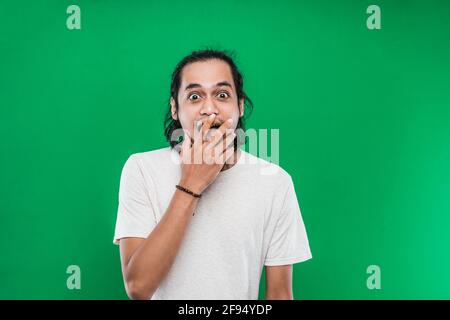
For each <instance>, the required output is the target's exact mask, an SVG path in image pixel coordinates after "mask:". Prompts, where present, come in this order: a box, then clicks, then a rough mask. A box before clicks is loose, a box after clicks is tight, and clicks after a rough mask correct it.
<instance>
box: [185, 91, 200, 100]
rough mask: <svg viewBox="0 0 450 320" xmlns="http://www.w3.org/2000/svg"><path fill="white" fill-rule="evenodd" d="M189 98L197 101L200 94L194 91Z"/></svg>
mask: <svg viewBox="0 0 450 320" xmlns="http://www.w3.org/2000/svg"><path fill="white" fill-rule="evenodd" d="M188 99H189V100H191V101H196V100H198V99H200V95H199V94H197V93H192V94H190V95H189V97H188Z"/></svg>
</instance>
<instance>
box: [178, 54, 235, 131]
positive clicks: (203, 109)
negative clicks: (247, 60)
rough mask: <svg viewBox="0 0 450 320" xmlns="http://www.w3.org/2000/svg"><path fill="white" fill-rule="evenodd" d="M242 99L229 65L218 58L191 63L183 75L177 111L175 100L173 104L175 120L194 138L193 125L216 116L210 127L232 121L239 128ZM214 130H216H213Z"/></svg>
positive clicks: (216, 126) (184, 69) (185, 68)
mask: <svg viewBox="0 0 450 320" xmlns="http://www.w3.org/2000/svg"><path fill="white" fill-rule="evenodd" d="M243 102H244V101H243V100H242V99H241V101H238V98H237V93H236V88H235V86H234V81H233V75H232V73H231V68H230V67H229V65H228V64H227V63H226V62H224V61H222V60H218V59H211V60H207V61H200V62H194V63H191V64H188V65H187V66H185V67H184V68H183V71H182V74H181V85H180V89H179V91H178V111H177V110H176V108H175V101H174V100H173V98H172V99H171V101H170V104H171V112H172V118H173V119H174V120H179V121H180V123H181V126H182V127H183V129H184V130H187V131H189V133H190V134H191V136H193V132H192V130H193V127H194V123H196V122H197V121H199V120H203V122H204V121H205V120H206V118H207V117H208V116H209V115H210V114H213V113H214V114H216V118H215V120H214V123H213V125H212V126H211V128H218V127H219V126H220V125H221V124H222V123H224V122H225V121H226V120H228V119H229V118H231V119H233V127H232V129H233V130H234V129H236V125H237V123H238V120H239V117H241V116H242V115H243V112H244V109H243ZM211 131H214V130H211Z"/></svg>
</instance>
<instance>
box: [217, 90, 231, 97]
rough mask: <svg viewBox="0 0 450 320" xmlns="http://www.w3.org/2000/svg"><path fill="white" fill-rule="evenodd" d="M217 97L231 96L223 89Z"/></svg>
mask: <svg viewBox="0 0 450 320" xmlns="http://www.w3.org/2000/svg"><path fill="white" fill-rule="evenodd" d="M217 97H219V99H227V98H229V97H230V95H229V94H228V92H225V91H221V92H219V93H218V94H217Z"/></svg>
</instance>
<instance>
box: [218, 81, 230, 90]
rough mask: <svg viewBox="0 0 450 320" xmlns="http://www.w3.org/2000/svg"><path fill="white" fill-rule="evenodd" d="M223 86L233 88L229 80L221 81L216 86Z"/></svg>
mask: <svg viewBox="0 0 450 320" xmlns="http://www.w3.org/2000/svg"><path fill="white" fill-rule="evenodd" d="M223 86H226V87H230V88H233V87H232V86H231V84H230V83H229V82H228V81H221V82H218V83H217V84H216V87H223Z"/></svg>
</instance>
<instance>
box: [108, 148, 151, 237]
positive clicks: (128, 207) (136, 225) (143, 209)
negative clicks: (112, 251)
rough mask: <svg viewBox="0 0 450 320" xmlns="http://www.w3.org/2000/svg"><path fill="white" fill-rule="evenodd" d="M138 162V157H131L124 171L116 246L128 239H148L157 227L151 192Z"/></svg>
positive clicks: (121, 180)
mask: <svg viewBox="0 0 450 320" xmlns="http://www.w3.org/2000/svg"><path fill="white" fill-rule="evenodd" d="M138 161H139V160H138V159H137V158H136V155H131V156H130V157H129V158H128V160H127V161H126V162H125V165H124V167H123V169H122V174H121V177H120V188H119V205H118V210H117V220H116V228H115V233H114V239H113V243H114V244H119V241H120V239H121V238H126V237H136V238H146V237H147V236H148V235H149V234H150V232H151V231H152V230H153V228H154V227H155V225H156V219H155V215H154V210H153V206H152V203H151V201H150V197H149V190H148V188H147V187H146V186H147V184H146V182H145V180H144V176H143V173H142V170H141V168H140V167H139V162H138Z"/></svg>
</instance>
